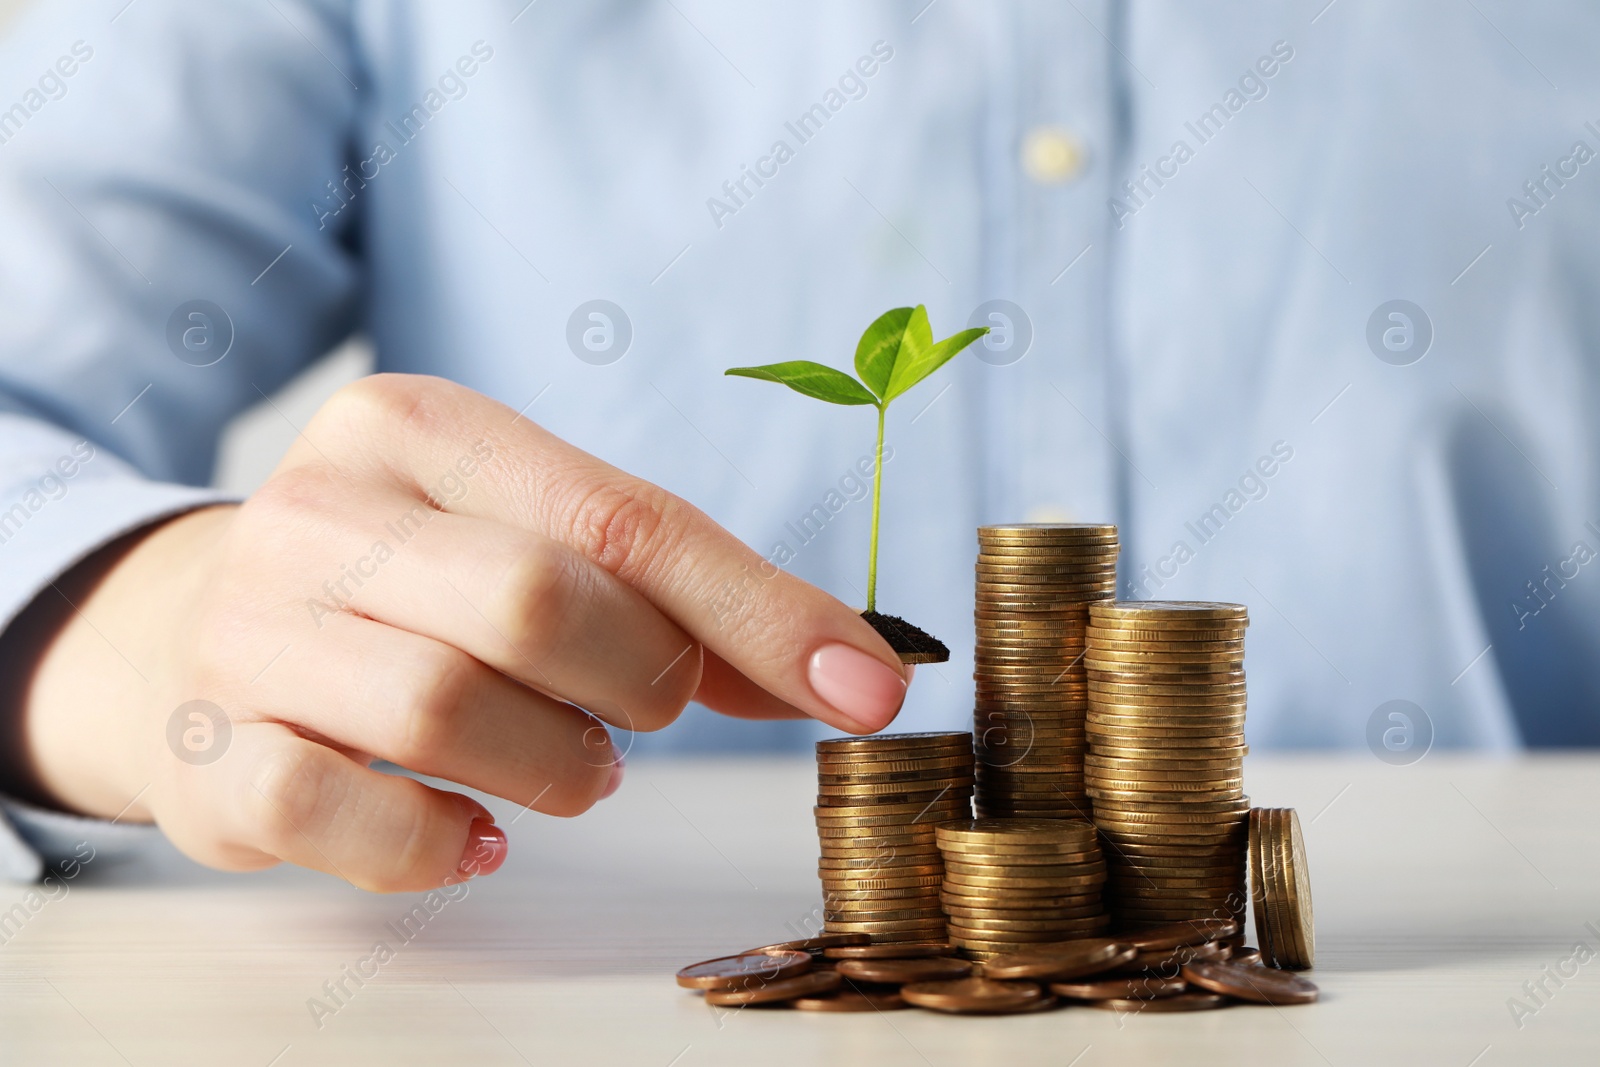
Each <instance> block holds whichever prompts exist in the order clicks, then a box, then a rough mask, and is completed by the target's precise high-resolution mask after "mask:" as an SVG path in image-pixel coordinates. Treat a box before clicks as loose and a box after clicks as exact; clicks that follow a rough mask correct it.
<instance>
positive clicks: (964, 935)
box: [950, 916, 1111, 955]
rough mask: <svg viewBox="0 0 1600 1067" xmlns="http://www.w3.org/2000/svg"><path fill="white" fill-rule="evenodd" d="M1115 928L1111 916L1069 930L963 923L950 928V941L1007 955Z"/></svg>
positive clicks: (1088, 921)
mask: <svg viewBox="0 0 1600 1067" xmlns="http://www.w3.org/2000/svg"><path fill="white" fill-rule="evenodd" d="M1110 928H1111V917H1110V916H1101V917H1100V918H1098V919H1087V920H1085V921H1084V923H1083V925H1081V926H1077V927H1073V928H1071V929H1068V930H1044V931H1032V932H1030V931H1022V932H1018V931H999V930H967V929H964V928H962V927H956V926H952V927H951V928H950V943H951V944H953V945H958V946H960V947H961V948H962V949H966V950H973V949H976V950H979V951H986V952H991V953H994V954H996V955H1003V954H1007V953H1012V952H1019V951H1022V950H1023V949H1024V948H1025V947H1026V946H1028V945H1030V944H1042V943H1044V942H1048V941H1061V940H1067V939H1069V938H1078V937H1092V936H1094V935H1095V934H1098V933H1101V932H1103V931H1105V930H1108V929H1110ZM996 935H998V936H996Z"/></svg>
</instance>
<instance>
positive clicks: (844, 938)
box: [741, 934, 870, 956]
mask: <svg viewBox="0 0 1600 1067" xmlns="http://www.w3.org/2000/svg"><path fill="white" fill-rule="evenodd" d="M869 940H870V938H868V937H867V935H866V934H817V935H816V936H815V937H803V938H801V939H799V940H798V941H780V942H778V943H777V944H776V945H762V946H761V947H760V948H752V949H746V950H745V951H744V952H743V953H741V955H745V956H748V955H751V954H752V953H756V952H813V953H815V952H822V953H826V952H827V951H828V950H829V949H837V948H845V947H849V946H864V945H866V944H867V942H868V941H869Z"/></svg>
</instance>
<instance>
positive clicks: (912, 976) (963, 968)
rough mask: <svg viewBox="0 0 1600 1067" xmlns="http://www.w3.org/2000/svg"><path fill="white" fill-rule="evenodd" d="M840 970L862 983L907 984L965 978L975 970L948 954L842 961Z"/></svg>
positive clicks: (965, 962) (967, 963)
mask: <svg viewBox="0 0 1600 1067" xmlns="http://www.w3.org/2000/svg"><path fill="white" fill-rule="evenodd" d="M838 970H839V973H840V974H842V975H844V976H845V977H846V978H852V979H855V980H856V981H860V982H878V983H881V984H883V985H905V984H907V983H909V982H938V981H944V980H946V979H950V978H963V977H965V976H966V975H968V974H970V973H972V964H971V963H970V962H969V961H967V960H958V959H954V958H952V957H949V956H944V957H932V958H928V959H878V960H871V959H855V960H840V961H839V967H838Z"/></svg>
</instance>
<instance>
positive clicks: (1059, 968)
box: [983, 938, 1139, 981]
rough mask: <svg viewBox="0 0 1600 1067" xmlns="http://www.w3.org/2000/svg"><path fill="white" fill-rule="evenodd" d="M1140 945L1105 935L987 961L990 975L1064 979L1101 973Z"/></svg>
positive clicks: (1127, 957)
mask: <svg viewBox="0 0 1600 1067" xmlns="http://www.w3.org/2000/svg"><path fill="white" fill-rule="evenodd" d="M1138 951H1139V950H1138V949H1136V948H1134V947H1133V946H1131V945H1123V944H1119V943H1117V942H1115V941H1110V940H1107V939H1105V938H1086V939H1084V940H1083V941H1080V942H1071V941H1067V942H1058V943H1056V944H1054V945H1051V946H1049V947H1048V948H1045V947H1041V948H1038V949H1032V950H1024V951H1021V952H1014V953H1011V954H1009V955H1006V956H998V957H996V958H994V959H992V960H990V961H988V962H987V963H985V964H984V965H983V974H984V977H986V978H1001V979H1005V978H1032V979H1039V980H1043V981H1052V980H1055V981H1060V980H1063V979H1067V978H1078V977H1080V976H1082V975H1086V974H1098V973H1099V972H1101V971H1104V970H1108V969H1109V968H1112V967H1115V966H1117V965H1119V964H1122V963H1126V962H1127V961H1129V960H1131V959H1133V958H1134V957H1135V956H1136V955H1138Z"/></svg>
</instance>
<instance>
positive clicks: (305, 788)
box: [245, 742, 339, 856]
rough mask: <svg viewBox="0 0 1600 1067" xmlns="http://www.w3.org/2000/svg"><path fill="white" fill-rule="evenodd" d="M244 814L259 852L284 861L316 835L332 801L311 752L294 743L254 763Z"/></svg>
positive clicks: (324, 772) (321, 766)
mask: <svg viewBox="0 0 1600 1067" xmlns="http://www.w3.org/2000/svg"><path fill="white" fill-rule="evenodd" d="M246 781H247V783H248V786H249V791H248V794H247V795H246V797H245V802H246V810H247V812H248V813H249V818H250V821H251V823H252V825H253V829H254V831H255V835H256V840H257V843H258V845H259V847H260V848H261V849H262V850H263V851H266V852H269V853H271V854H272V855H274V856H282V855H285V854H286V853H287V852H288V851H290V850H291V848H294V847H296V843H297V842H299V841H301V840H303V837H302V835H304V837H309V838H312V839H315V837H316V834H317V831H318V830H319V829H320V828H321V827H322V826H324V825H326V823H327V821H328V813H329V812H330V811H332V810H336V809H337V806H338V802H339V798H338V797H332V796H329V795H328V787H329V775H328V767H327V764H326V762H325V761H324V760H322V759H320V758H319V754H318V752H317V751H316V746H314V745H312V744H310V743H309V742H300V743H295V744H290V745H285V746H281V747H277V748H275V749H273V750H272V751H271V752H268V753H266V754H264V755H262V756H261V757H259V758H258V759H257V761H256V764H255V766H254V767H252V768H251V770H250V773H249V775H248V776H247V777H246Z"/></svg>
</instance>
